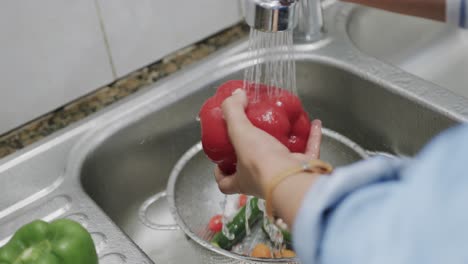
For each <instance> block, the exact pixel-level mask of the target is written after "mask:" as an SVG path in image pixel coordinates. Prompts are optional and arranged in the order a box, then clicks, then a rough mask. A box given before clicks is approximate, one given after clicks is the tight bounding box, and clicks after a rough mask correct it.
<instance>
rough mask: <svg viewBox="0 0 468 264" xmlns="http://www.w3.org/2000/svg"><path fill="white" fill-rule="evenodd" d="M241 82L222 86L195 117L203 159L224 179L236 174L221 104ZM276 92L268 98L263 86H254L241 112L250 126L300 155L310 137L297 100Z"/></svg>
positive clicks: (302, 110) (284, 92) (286, 93)
mask: <svg viewBox="0 0 468 264" xmlns="http://www.w3.org/2000/svg"><path fill="white" fill-rule="evenodd" d="M243 84H244V81H242V80H235V81H228V82H226V83H224V84H222V85H221V86H220V87H219V88H218V90H217V92H216V94H215V95H214V96H213V97H210V98H209V99H208V100H206V102H205V103H204V104H203V106H202V108H201V110H200V113H199V117H200V122H201V134H202V145H203V150H204V151H205V153H206V155H207V156H208V157H209V158H210V159H211V160H212V161H213V162H215V163H216V164H218V166H219V168H220V169H221V171H222V172H223V173H224V174H226V175H231V174H233V173H234V172H235V171H236V163H237V159H236V153H235V151H234V147H233V146H232V144H231V142H230V140H229V136H228V133H227V126H226V122H225V121H224V118H223V113H222V110H221V104H222V103H223V101H224V100H225V99H226V98H227V97H229V96H231V95H232V93H233V92H234V91H235V90H236V89H238V88H242V87H243V86H244V85H243ZM274 89H278V91H280V92H279V93H273V95H269V93H268V91H269V90H270V91H271V90H272V89H271V88H270V89H268V87H267V86H265V85H258V88H257V91H255V88H254V84H250V85H249V87H248V89H247V98H248V105H247V107H246V109H245V112H246V114H247V117H248V119H249V120H250V121H251V122H252V124H253V125H254V126H256V127H258V128H260V129H262V130H264V131H266V132H267V133H269V134H270V135H272V136H274V137H275V138H276V139H278V140H279V141H280V142H281V143H283V144H284V145H285V146H286V147H287V148H288V149H289V150H290V151H291V152H300V153H304V152H305V149H306V146H307V139H308V137H309V133H310V120H309V116H308V114H307V113H306V112H305V111H304V109H303V108H302V104H301V102H300V100H299V98H298V97H297V96H295V95H293V94H291V93H290V92H289V91H287V90H284V89H280V88H274Z"/></svg>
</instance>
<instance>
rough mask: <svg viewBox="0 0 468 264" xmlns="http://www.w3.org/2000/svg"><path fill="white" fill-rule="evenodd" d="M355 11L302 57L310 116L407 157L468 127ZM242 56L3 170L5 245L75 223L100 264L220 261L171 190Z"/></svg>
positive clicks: (112, 110)
mask: <svg viewBox="0 0 468 264" xmlns="http://www.w3.org/2000/svg"><path fill="white" fill-rule="evenodd" d="M349 7H350V6H349V5H343V4H334V5H331V6H330V7H328V8H327V9H326V11H325V19H326V21H325V22H326V25H327V34H326V37H325V38H324V39H323V40H322V41H321V42H318V43H314V44H303V45H296V46H295V48H294V56H295V59H296V61H297V69H298V73H297V80H298V89H299V95H300V97H301V98H302V101H303V103H304V105H305V107H306V109H307V111H309V113H310V114H311V116H312V117H316V118H320V119H322V120H323V122H324V125H325V126H326V127H327V128H328V129H331V130H334V131H336V132H338V133H340V134H342V135H344V136H345V137H347V138H349V139H351V140H352V141H354V142H356V143H357V144H359V145H360V146H361V147H363V148H364V149H366V151H367V152H368V153H369V154H371V155H378V154H379V153H386V154H390V155H404V156H412V155H414V154H415V153H417V152H418V151H419V150H420V149H421V147H422V146H423V145H424V144H425V143H426V142H428V141H429V140H430V139H431V138H432V137H433V136H435V135H436V134H437V133H439V132H440V131H442V130H444V129H446V128H448V127H450V126H453V125H456V124H457V123H460V122H464V121H466V120H467V119H468V101H467V100H466V99H464V98H462V97H458V96H456V95H455V94H453V93H451V92H449V91H447V90H445V89H443V88H441V87H439V86H437V85H434V84H432V83H430V82H427V81H424V80H422V79H420V78H417V77H415V76H414V75H412V74H409V73H407V72H405V71H404V70H402V69H400V68H398V67H395V66H393V65H391V64H388V63H386V62H383V61H381V60H379V59H378V58H376V57H374V56H371V55H367V54H365V53H364V51H360V50H358V49H357V48H356V47H355V45H354V44H353V42H352V41H351V39H350V38H349V36H348V34H347V29H348V25H349V24H348V22H349V17H350V16H349V15H350V10H351V9H352V8H351V9H350V8H349ZM245 48H246V41H245V40H242V41H240V42H239V43H237V44H235V45H233V46H231V47H228V48H226V49H225V50H223V51H221V52H219V53H217V54H215V55H213V56H211V57H210V58H208V59H206V60H204V61H202V62H200V63H198V64H196V65H194V66H191V67H188V68H187V69H185V70H183V71H181V72H179V73H177V74H175V75H173V76H171V77H169V78H167V79H165V80H163V81H161V82H158V83H156V84H154V85H152V86H151V87H148V89H146V90H144V91H141V92H139V93H137V94H134V95H132V96H131V97H129V98H127V99H125V100H123V101H122V102H120V103H117V104H116V105H113V106H111V107H109V108H107V109H105V110H103V111H102V112H100V113H98V114H96V115H94V116H92V117H90V118H88V119H85V120H84V121H82V122H79V123H78V124H76V125H74V126H72V127H69V128H67V129H65V130H63V131H61V132H59V133H57V134H55V135H53V136H51V137H49V138H47V139H45V140H43V141H41V142H39V143H37V144H35V145H32V146H30V147H28V148H26V149H25V150H23V151H21V152H18V153H16V154H14V155H12V156H9V157H7V158H6V159H3V160H1V161H0V245H1V244H2V243H4V242H5V241H6V240H7V239H8V238H9V236H10V235H11V234H12V233H13V231H14V230H16V229H17V228H18V227H19V226H21V225H22V224H24V223H27V222H29V221H31V220H33V219H37V218H43V219H46V220H51V219H54V218H57V217H67V218H71V219H75V220H77V221H80V222H81V223H82V224H83V225H85V226H86V227H87V228H88V230H90V232H91V233H92V236H93V238H94V239H95V241H96V244H97V248H98V254H99V257H100V263H101V264H105V263H139V264H145V263H146V264H149V263H208V261H207V259H206V258H205V259H204V258H203V257H206V256H209V261H211V262H212V263H219V262H220V261H221V259H219V258H218V257H217V256H216V255H213V254H211V253H210V252H206V251H204V250H203V249H201V248H200V247H199V246H198V245H197V244H195V243H194V242H192V241H190V240H189V239H187V237H186V236H185V235H184V234H183V233H182V231H180V230H178V229H177V226H174V222H173V219H172V218H171V215H170V212H169V210H168V206H167V203H166V201H165V199H164V191H165V188H166V183H167V179H168V177H169V174H170V171H171V169H172V168H173V166H174V164H175V163H176V161H177V160H178V159H179V158H180V157H181V156H182V154H183V153H184V152H185V151H186V150H188V149H189V148H190V147H191V146H193V145H194V144H195V143H196V142H198V141H199V139H200V134H199V126H198V122H197V121H196V115H197V112H198V109H199V108H200V106H201V104H202V103H203V101H204V100H205V99H206V98H208V97H209V96H211V95H212V94H213V93H214V91H215V89H216V87H217V85H218V84H220V83H222V82H224V81H225V80H229V79H239V78H241V77H242V71H243V69H244V68H245V67H247V66H249V65H252V64H253V63H254V60H253V59H252V58H250V57H249V56H247V55H248V54H247V53H245V52H244V51H245ZM259 59H260V60H264V59H265V58H263V57H261V55H260V57H259ZM271 59H275V58H271ZM154 194H160V199H158V200H156V201H155V202H154V203H152V204H151V206H150V207H149V208H148V211H147V212H146V213H147V214H146V216H147V218H148V219H150V220H151V222H153V223H157V224H160V225H162V226H155V225H153V224H151V223H150V224H148V222H145V221H142V219H141V216H140V214H139V212H140V211H139V210H140V208H141V206H142V204H143V203H144V202H145V201H146V200H147V199H148V198H149V197H151V196H153V195H154ZM223 261H225V260H223ZM223 263H226V262H223Z"/></svg>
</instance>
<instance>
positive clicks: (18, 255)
mask: <svg viewBox="0 0 468 264" xmlns="http://www.w3.org/2000/svg"><path fill="white" fill-rule="evenodd" d="M97 263H98V258H97V254H96V249H95V247H94V242H93V240H92V238H91V235H90V234H89V233H88V231H86V229H84V228H83V227H82V226H81V225H80V224H78V223H76V222H74V221H71V220H68V219H59V220H55V221H53V222H51V223H47V222H44V221H41V220H36V221H33V222H31V223H29V224H27V225H25V226H23V227H21V228H20V229H18V231H16V233H15V234H14V235H13V237H12V238H11V239H10V241H8V243H7V244H6V245H5V246H3V247H1V248H0V264H97Z"/></svg>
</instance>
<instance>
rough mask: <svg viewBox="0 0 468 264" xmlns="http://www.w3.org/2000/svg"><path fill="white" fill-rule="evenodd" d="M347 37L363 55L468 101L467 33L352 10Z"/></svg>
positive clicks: (373, 11) (378, 12)
mask: <svg viewBox="0 0 468 264" xmlns="http://www.w3.org/2000/svg"><path fill="white" fill-rule="evenodd" d="M348 33H349V35H350V37H351V39H352V41H353V42H354V44H356V46H357V47H358V48H359V49H360V50H361V51H363V52H364V53H367V54H369V55H372V56H375V57H377V58H379V59H381V60H383V61H386V62H388V63H391V64H393V65H395V66H398V67H400V68H402V69H404V70H406V71H408V72H410V73H412V74H414V75H416V76H418V77H421V78H423V79H426V80H428V81H431V82H433V83H435V84H438V85H440V86H442V87H444V88H447V89H449V90H451V91H452V92H454V93H456V94H458V95H461V96H464V97H466V98H468V87H467V84H468V74H467V72H468V52H467V51H468V30H463V29H458V28H456V27H454V26H450V25H447V24H444V23H440V22H436V21H432V20H426V19H421V18H416V17H411V16H405V15H400V14H395V13H390V12H386V11H381V10H378V9H372V8H365V7H356V8H355V9H354V10H353V12H352V14H351V17H350V20H349V23H348Z"/></svg>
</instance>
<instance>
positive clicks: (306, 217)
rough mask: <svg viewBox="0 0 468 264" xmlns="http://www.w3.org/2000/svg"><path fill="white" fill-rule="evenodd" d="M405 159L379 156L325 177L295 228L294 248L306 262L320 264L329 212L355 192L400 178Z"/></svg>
mask: <svg viewBox="0 0 468 264" xmlns="http://www.w3.org/2000/svg"><path fill="white" fill-rule="evenodd" d="M405 162H406V161H405V160H403V159H394V158H386V157H376V158H372V159H369V160H365V161H361V162H358V163H355V164H353V165H350V166H347V167H343V168H339V169H337V170H335V171H334V172H333V174H332V175H330V176H321V177H320V178H319V179H318V180H317V182H315V183H314V185H313V187H312V188H311V189H310V190H309V191H308V193H307V194H306V196H305V198H304V200H303V202H302V205H301V208H300V209H299V212H298V214H297V216H296V220H295V223H294V226H293V238H294V241H293V242H294V249H295V250H296V253H297V255H298V256H299V258H300V259H301V260H302V261H303V263H307V264H311V263H317V258H318V252H319V249H320V244H321V241H322V234H323V231H324V230H323V229H324V227H325V225H326V219H325V217H324V216H325V213H326V212H329V211H330V210H329V209H332V208H334V207H335V206H337V203H339V201H340V200H342V199H343V198H344V197H345V196H346V195H348V194H350V193H351V192H353V191H354V190H356V189H358V188H360V187H363V186H366V185H368V184H371V183H375V182H378V181H383V180H395V179H397V178H396V177H397V175H398V173H396V172H398V171H399V170H400V169H401V167H402V166H403V165H404V164H405Z"/></svg>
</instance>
